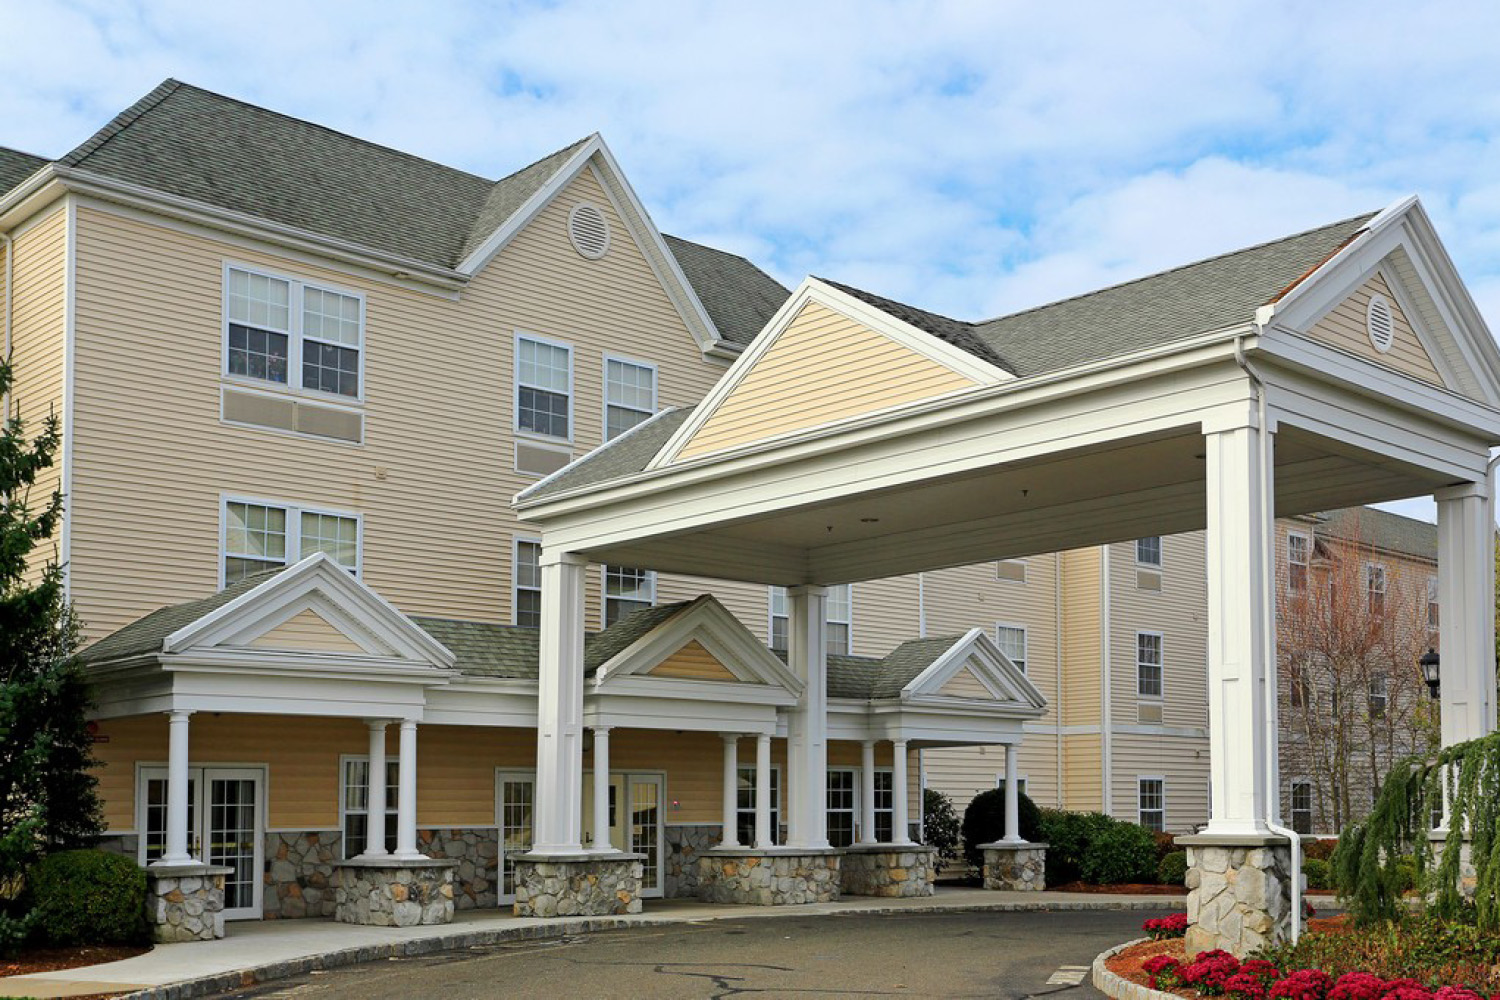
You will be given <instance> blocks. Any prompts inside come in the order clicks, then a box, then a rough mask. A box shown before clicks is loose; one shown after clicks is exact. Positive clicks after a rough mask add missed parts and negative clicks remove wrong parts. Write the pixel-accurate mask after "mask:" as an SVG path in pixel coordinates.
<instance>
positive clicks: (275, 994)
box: [223, 910, 1168, 1000]
mask: <svg viewBox="0 0 1500 1000" xmlns="http://www.w3.org/2000/svg"><path fill="white" fill-rule="evenodd" d="M1162 912H1168V911H1162ZM1159 915H1160V914H1158V913H1152V912H1143V911H1139V910H1136V911H1129V912H1099V911H1083V912H1077V911H1075V912H1062V913H912V914H901V915H887V916H853V915H851V916H817V917H791V916H788V917H777V918H756V919H749V920H724V921H704V922H698V923H687V924H678V925H673V926H669V927H644V928H640V929H630V930H620V931H606V932H602V933H597V934H586V935H579V936H577V937H569V938H563V939H561V940H554V941H530V942H524V941H522V942H515V943H511V944H503V945H494V946H489V947H484V948H476V949H472V950H469V951H464V952H453V953H446V954H442V955H431V956H424V957H421V958H411V959H392V960H387V961H383V962H379V963H376V964H372V965H361V966H355V967H351V968H346V969H337V970H333V971H330V972H325V973H313V974H311V975H307V976H301V977H298V978H295V979H290V980H281V981H278V982H275V983H267V984H265V985H263V986H257V987H251V988H248V989H244V990H238V991H235V992H232V993H227V994H223V996H224V997H226V998H229V997H232V998H238V1000H249V998H252V997H253V998H258V1000H268V998H293V997H295V998H298V1000H301V998H307V1000H407V998H413V997H442V998H444V1000H478V998H492V997H503V998H507V1000H509V998H522V997H547V998H558V997H583V998H594V997H609V998H615V997H651V998H664V1000H665V998H673V1000H675V998H704V997H741V996H746V997H748V996H754V997H758V998H759V997H818V998H830V997H999V998H1020V997H1032V996H1049V995H1056V996H1058V997H1059V1000H1065V998H1066V1000H1072V998H1084V997H1088V998H1094V997H1098V996H1099V994H1098V993H1097V992H1096V991H1095V990H1094V989H1093V988H1092V987H1091V986H1089V985H1088V984H1087V975H1086V968H1087V966H1088V965H1089V964H1090V963H1091V962H1092V961H1093V959H1094V956H1095V955H1097V954H1098V953H1099V952H1101V951H1103V950H1104V949H1105V948H1108V947H1110V946H1111V945H1115V944H1118V943H1120V942H1121V941H1124V940H1127V939H1129V938H1134V937H1139V936H1140V926H1141V921H1142V920H1145V919H1146V918H1148V917H1153V916H1159ZM1049 979H1052V980H1053V982H1052V983H1049V982H1048V980H1049ZM1074 981H1080V982H1079V984H1078V985H1070V984H1071V983H1073V982H1074Z"/></svg>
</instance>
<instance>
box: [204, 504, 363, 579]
mask: <svg viewBox="0 0 1500 1000" xmlns="http://www.w3.org/2000/svg"><path fill="white" fill-rule="evenodd" d="M232 503H242V504H249V505H250V506H253V507H271V508H274V509H277V510H281V511H284V512H285V513H286V522H287V527H286V558H285V559H284V560H283V562H282V566H283V567H285V566H294V565H296V564H297V563H299V562H301V561H302V558H303V557H302V515H303V514H321V515H323V516H325V517H339V518H345V519H348V520H352V521H353V522H354V566H353V567H352V570H351V568H350V567H345V566H342V565H340V564H338V563H335V565H338V566H339V568H341V569H344V570H345V571H346V572H350V571H352V572H353V574H354V577H355V579H359V577H360V575H361V572H362V570H363V569H364V562H365V522H364V515H363V514H361V513H359V512H358V511H352V510H339V509H337V508H334V507H320V506H319V507H315V506H311V505H304V504H300V503H295V502H289V501H286V500H267V499H264V498H262V497H254V496H248V495H244V494H239V493H220V494H219V586H218V589H219V590H223V589H224V588H225V587H226V586H228V584H227V583H226V582H225V575H224V563H225V561H226V560H227V559H228V558H229V552H228V550H227V548H226V546H227V543H228V535H229V505H230V504H232ZM236 558H253V557H249V556H236ZM266 568H267V569H274V568H276V567H274V566H272V565H270V564H269V562H268V564H267V566H266Z"/></svg>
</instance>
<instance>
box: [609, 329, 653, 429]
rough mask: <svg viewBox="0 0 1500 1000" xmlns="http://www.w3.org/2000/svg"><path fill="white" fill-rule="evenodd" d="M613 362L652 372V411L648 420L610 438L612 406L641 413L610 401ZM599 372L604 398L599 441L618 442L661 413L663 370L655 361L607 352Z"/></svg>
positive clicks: (633, 408) (649, 412) (648, 415)
mask: <svg viewBox="0 0 1500 1000" xmlns="http://www.w3.org/2000/svg"><path fill="white" fill-rule="evenodd" d="M611 361H613V362H615V363H616V364H621V365H630V366H632V367H635V368H645V369H648V370H650V372H651V409H650V410H649V411H647V413H646V419H645V420H642V421H640V422H638V423H635V424H632V425H631V426H630V427H627V428H625V430H623V431H621V432H620V433H619V434H617V435H616V436H615V437H610V436H609V408H610V406H611V405H614V406H618V407H620V409H622V410H635V411H636V412H639V411H638V410H636V408H635V407H633V406H625V405H623V404H621V403H614V404H611V403H610V400H609V363H610V362H611ZM599 371H600V376H601V389H602V391H601V393H600V395H601V397H602V398H603V402H602V403H601V404H600V406H601V409H600V411H599V440H600V441H603V442H605V443H606V444H607V443H609V442H611V441H617V440H619V439H620V438H622V437H624V436H625V435H626V434H628V433H630V431H632V430H634V429H635V428H636V427H639V426H641V424H644V423H646V422H647V421H648V420H650V419H651V418H652V417H654V416H656V414H657V413H658V412H659V405H658V394H659V393H660V390H661V370H660V368H659V366H658V365H657V364H656V363H655V362H654V361H641V360H640V359H638V358H630V357H626V356H625V355H623V354H615V353H612V352H610V351H605V352H604V355H603V358H602V359H601V360H600V362H599Z"/></svg>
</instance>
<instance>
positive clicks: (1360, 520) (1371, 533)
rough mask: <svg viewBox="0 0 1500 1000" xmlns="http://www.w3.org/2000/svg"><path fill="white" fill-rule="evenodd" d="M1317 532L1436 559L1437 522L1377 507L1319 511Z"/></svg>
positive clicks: (1391, 550)
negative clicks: (1421, 519)
mask: <svg viewBox="0 0 1500 1000" xmlns="http://www.w3.org/2000/svg"><path fill="white" fill-rule="evenodd" d="M1317 517H1318V518H1319V520H1320V523H1319V524H1318V525H1317V527H1316V529H1315V530H1316V532H1317V533H1318V534H1320V535H1327V536H1330V537H1333V538H1340V539H1345V540H1347V541H1352V542H1358V543H1360V544H1362V545H1367V546H1370V547H1373V548H1377V549H1385V550H1387V551H1389V552H1400V553H1404V554H1406V555H1411V556H1417V557H1418V558H1421V559H1431V560H1433V561H1434V562H1435V561H1436V560H1437V554H1438V535H1437V525H1435V524H1432V523H1430V522H1428V521H1419V520H1417V519H1416V518H1413V517H1403V516H1402V515H1400V514H1392V513H1391V512H1390V511H1386V510H1377V509H1376V508H1374V507H1351V508H1349V509H1347V510H1331V511H1325V512H1324V513H1322V514H1319V515H1317Z"/></svg>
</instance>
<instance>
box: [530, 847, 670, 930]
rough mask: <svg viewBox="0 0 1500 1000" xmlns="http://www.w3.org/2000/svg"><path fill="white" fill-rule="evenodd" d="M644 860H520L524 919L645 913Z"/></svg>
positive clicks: (595, 856)
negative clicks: (642, 880) (642, 901)
mask: <svg viewBox="0 0 1500 1000" xmlns="http://www.w3.org/2000/svg"><path fill="white" fill-rule="evenodd" d="M645 860H646V856H645V855H644V854H625V853H623V852H617V853H611V854H559V855H535V854H527V855H523V856H522V857H519V858H517V859H516V902H515V907H514V913H515V915H516V916H518V917H602V916H609V915H612V914H620V913H640V912H641V879H642V877H643V876H644V873H645V868H644V864H643V862H644V861H645Z"/></svg>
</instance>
